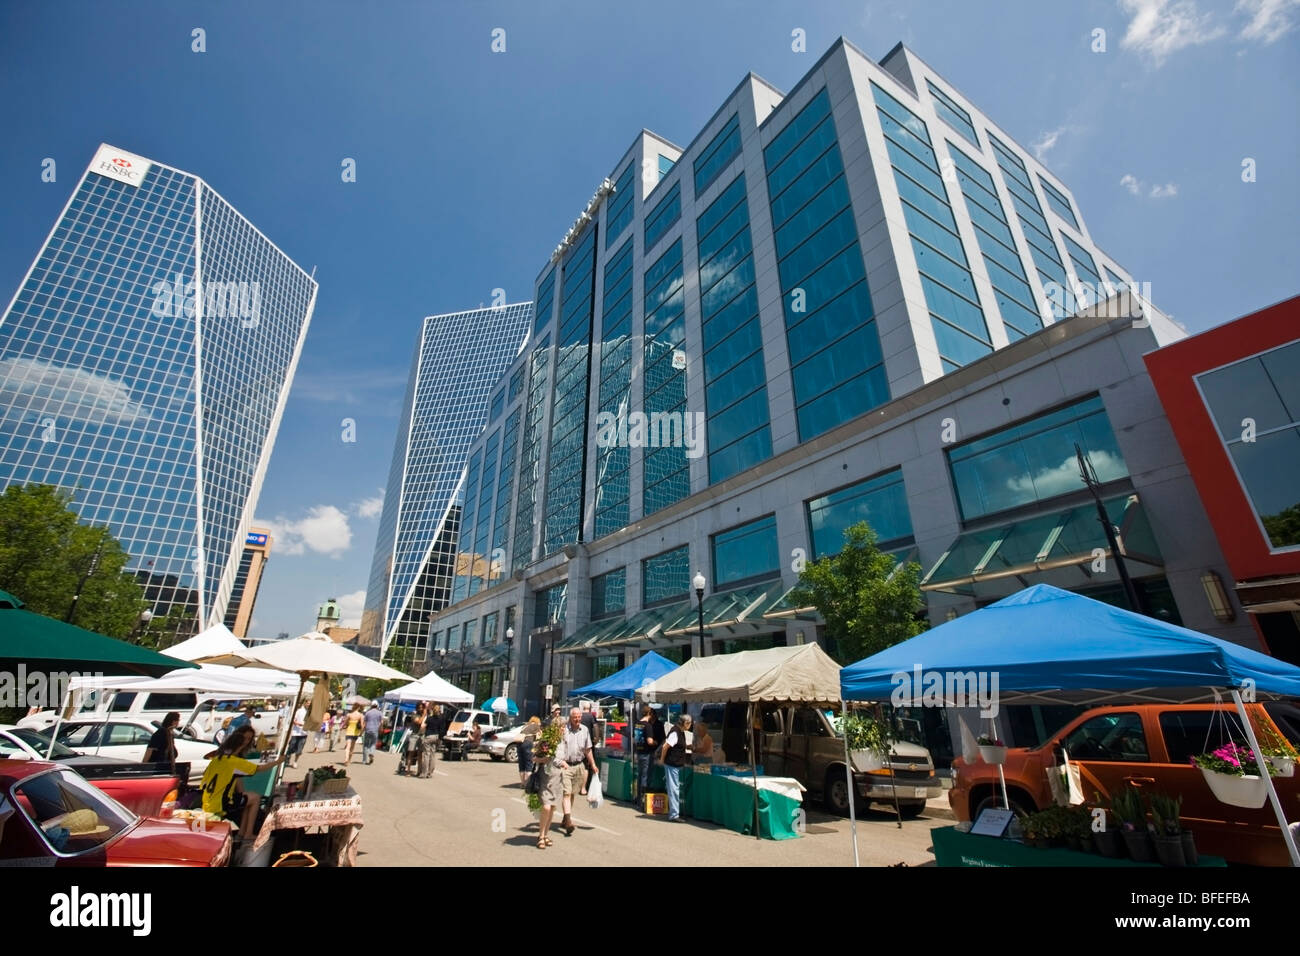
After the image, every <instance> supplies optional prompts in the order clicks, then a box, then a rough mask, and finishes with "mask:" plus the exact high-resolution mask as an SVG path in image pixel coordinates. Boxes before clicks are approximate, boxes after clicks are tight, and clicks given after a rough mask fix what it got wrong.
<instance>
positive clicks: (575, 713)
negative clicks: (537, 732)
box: [556, 707, 596, 836]
mask: <svg viewBox="0 0 1300 956" xmlns="http://www.w3.org/2000/svg"><path fill="white" fill-rule="evenodd" d="M556 757H557V759H558V762H559V765H560V775H561V780H563V781H564V800H563V803H562V805H563V807H564V819H563V820H561V821H560V826H561V827H562V828H563V829H564V832H565V833H567V834H568V835H569V836H572V835H573V829H574V828H573V819H572V817H571V816H570V814H571V813H572V812H573V795H574V794H575V793H577V792H578V791H579V790H581V789H582V788H583V787H584V786H585V785H586V782H587V770H588V768H590V769H591V770H595V769H596V761H595V759H594V758H593V757H592V755H591V732H590V731H588V730H587V727H586V725H585V724H584V723H583V722H582V711H581V710H580V709H578V708H577V707H574V708H573V709H572V710H570V711H569V722H568V723H567V724H565V725H564V736H563V737H562V738H561V739H560V748H559V752H558V753H557V754H556Z"/></svg>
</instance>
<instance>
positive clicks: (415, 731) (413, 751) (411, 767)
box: [397, 701, 427, 775]
mask: <svg viewBox="0 0 1300 956" xmlns="http://www.w3.org/2000/svg"><path fill="white" fill-rule="evenodd" d="M426 716H427V714H426V713H425V704H424V701H420V703H418V704H416V705H415V713H413V714H412V715H411V716H410V717H407V718H406V730H407V734H406V740H405V742H404V743H403V745H402V758H401V763H400V764H399V766H398V768H397V772H398V773H399V774H411V775H414V774H416V773H418V772H419V767H420V750H421V748H422V746H423V744H424V721H425V718H426Z"/></svg>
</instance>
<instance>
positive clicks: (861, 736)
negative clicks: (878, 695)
mask: <svg viewBox="0 0 1300 956" xmlns="http://www.w3.org/2000/svg"><path fill="white" fill-rule="evenodd" d="M841 727H842V729H843V732H844V736H845V741H846V743H847V744H848V748H849V759H850V761H851V762H852V763H853V769H854V770H856V771H857V772H858V773H872V772H873V771H876V770H880V769H881V768H882V767H884V766H885V758H886V755H887V754H888V753H889V749H890V739H889V731H888V729H887V728H886V726H885V725H884V723H882V722H881V721H878V720H876V719H875V718H873V717H871V716H869V715H867V714H858V713H852V714H845V715H844V718H843V720H842V721H841Z"/></svg>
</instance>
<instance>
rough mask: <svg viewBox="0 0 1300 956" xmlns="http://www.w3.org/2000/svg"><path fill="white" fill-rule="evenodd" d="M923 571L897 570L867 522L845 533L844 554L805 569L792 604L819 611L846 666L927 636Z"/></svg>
mask: <svg viewBox="0 0 1300 956" xmlns="http://www.w3.org/2000/svg"><path fill="white" fill-rule="evenodd" d="M920 580H921V566H920V565H919V564H917V563H916V562H915V561H911V562H908V563H907V564H904V565H897V564H896V563H895V561H894V558H893V557H892V556H891V555H889V554H888V553H886V552H884V551H881V550H880V549H879V548H878V547H876V533H875V532H874V531H873V530H872V529H871V526H870V525H869V524H867V523H866V522H865V521H860V522H858V523H857V524H855V525H853V526H852V527H850V528H848V529H847V530H846V531H845V532H844V549H843V550H842V551H841V552H840V553H839V554H837V555H834V556H833V557H826V558H821V559H820V560H818V561H815V562H813V563H811V564H808V565H806V566H805V567H804V569H803V571H802V572H801V573H800V574H799V585H798V587H796V588H795V590H794V591H792V592H791V594H790V599H791V600H792V601H795V602H797V603H798V604H800V605H807V606H811V607H815V608H817V610H818V612H820V613H821V616H822V618H823V619H824V620H825V621H826V633H827V635H828V636H829V637H831V638H833V639H834V644H835V650H834V654H833V656H834V657H835V659H836V660H837V661H838V662H839V663H841V664H851V663H853V662H854V661H858V660H861V659H862V658H864V657H869V656H870V655H872V654H875V653H877V652H878V651H882V650H884V649H885V648H887V647H892V646H893V645H894V644H897V643H899V642H900V641H905V640H907V639H908V638H910V637H915V636H916V635H917V634H920V633H921V631H923V630H925V625H924V623H923V622H922V621H921V620H919V619H918V616H917V612H918V611H919V610H920V609H921V608H922V606H923V604H922V601H921V589H920V587H919V582H920Z"/></svg>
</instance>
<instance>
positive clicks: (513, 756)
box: [506, 744, 519, 763]
mask: <svg viewBox="0 0 1300 956" xmlns="http://www.w3.org/2000/svg"><path fill="white" fill-rule="evenodd" d="M506 760H509V761H510V762H511V763H515V762H516V761H518V760H519V745H518V744H507V745H506Z"/></svg>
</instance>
